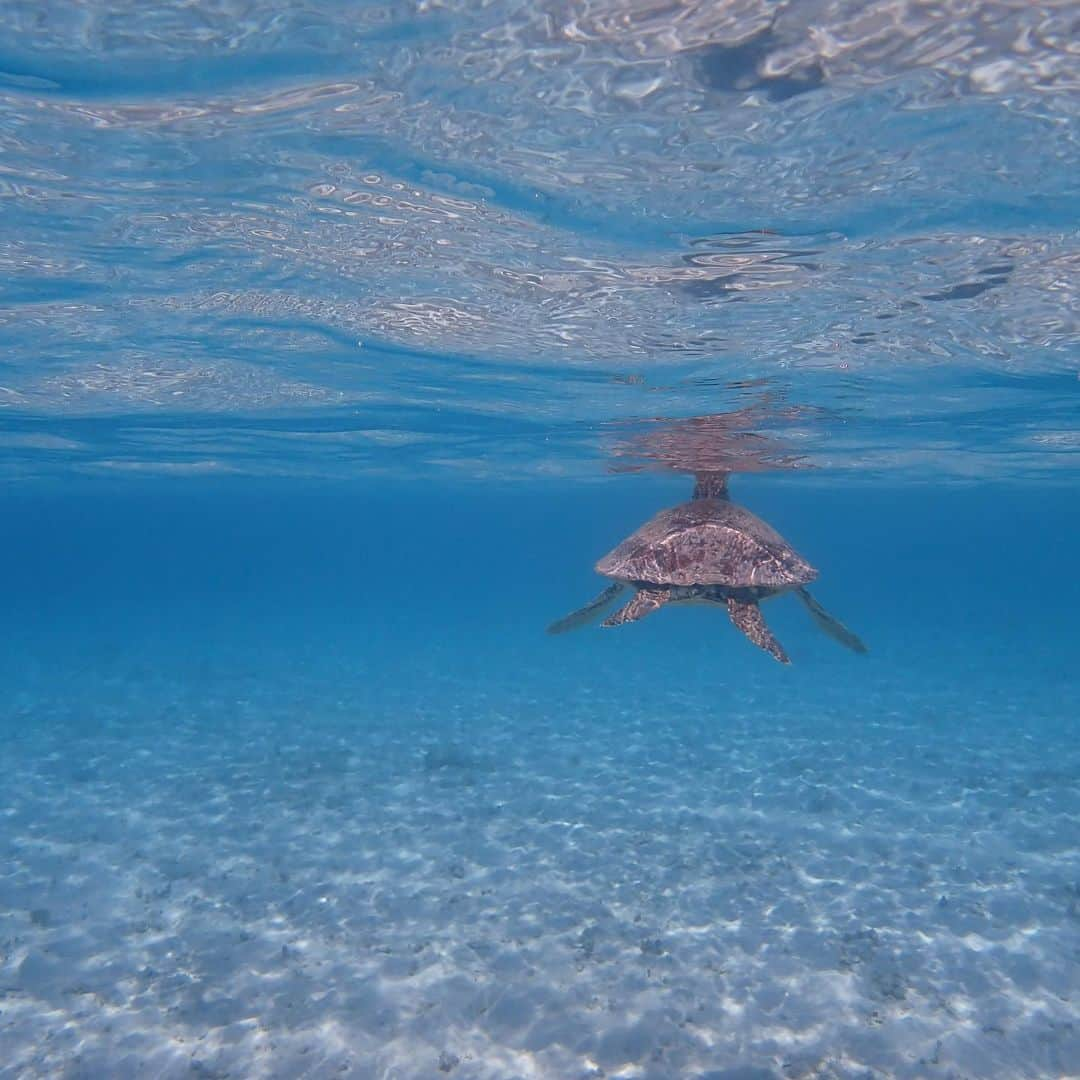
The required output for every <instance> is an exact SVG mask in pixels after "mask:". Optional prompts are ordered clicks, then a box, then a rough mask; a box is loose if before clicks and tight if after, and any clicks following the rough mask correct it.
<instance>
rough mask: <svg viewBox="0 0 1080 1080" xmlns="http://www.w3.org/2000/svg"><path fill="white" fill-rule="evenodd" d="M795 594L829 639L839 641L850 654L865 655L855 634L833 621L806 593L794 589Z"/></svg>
mask: <svg viewBox="0 0 1080 1080" xmlns="http://www.w3.org/2000/svg"><path fill="white" fill-rule="evenodd" d="M795 594H796V595H797V596H798V598H799V599H800V600H801V601H802V602H803V603H804V604H805V605H806V610H807V611H809V612H810V615H811V616H812V617H813V620H814V622H816V623H817V624H818V626H819V627H821V629H822V630H824V631H825V633H826V634H828V635H829V637H831V638H833V639H834V640H835V641H839V642H840V644H841V645H843V646H844V647H845V648H848V649H851V651H852V652H857V653H865V652H866V651H867V650H866V646H865V645H864V644H863V643H862V640H861V639H860V638H859V636H858V635H857V634H853V633H852V632H851V631H850V630H849V629H848V628H847V627H846V626H845V625H844V624H843V623H842V622H841V621H840V620H839V619H834V618H833V617H832V616H831V615H830V614H829V613H828V612H827V611H826V610H825V609H824V608H823V607H822V606H821V605H820V604H819V603H818V602H817V601H816V600H815V599H814V598H813V597H812V596H811V595H810V594H809V593H808V592H807V591H806V589H796V590H795Z"/></svg>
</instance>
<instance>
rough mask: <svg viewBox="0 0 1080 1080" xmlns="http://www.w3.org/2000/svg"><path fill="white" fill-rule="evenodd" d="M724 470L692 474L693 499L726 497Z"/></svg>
mask: <svg viewBox="0 0 1080 1080" xmlns="http://www.w3.org/2000/svg"><path fill="white" fill-rule="evenodd" d="M727 478H728V474H727V473H726V472H699V473H695V474H694V498H695V499H726V498H728V490H727Z"/></svg>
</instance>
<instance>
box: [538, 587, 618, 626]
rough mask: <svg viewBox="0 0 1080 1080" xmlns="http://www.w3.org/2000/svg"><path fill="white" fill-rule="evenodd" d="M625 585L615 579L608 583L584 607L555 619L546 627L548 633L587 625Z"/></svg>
mask: <svg viewBox="0 0 1080 1080" xmlns="http://www.w3.org/2000/svg"><path fill="white" fill-rule="evenodd" d="M625 588H626V586H625V585H624V584H623V583H622V582H621V581H616V582H615V583H614V584H612V585H609V586H608V587H607V588H606V589H605V590H604V591H603V592H602V593H601V594H600V595H599V596H597V597H596V598H595V599H593V600H590V601H589V602H588V603H587V604H586V605H585V606H584V607H580V608H578V609H577V611H571V612H570V614H569V615H564V616H563V617H562V618H561V619H556V620H555V622H553V623H552V624H551V625H550V626H549V627H548V628H547V632H548V633H549V634H565V633H566V631H567V630H577V629H578V628H579V627H582V626H587V625H588V624H589V623H591V622H592V621H593V619H595V618H597V617H598V616H599V615H600V614H601V612H603V610H604V609H605V608H606V607H607V606H608V605H609V604H610V603H611V602H612V601H613V600H614V599H615V597H617V596H619V595H620V594H621V593H622V591H623V589H625Z"/></svg>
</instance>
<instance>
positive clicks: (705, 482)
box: [548, 472, 866, 664]
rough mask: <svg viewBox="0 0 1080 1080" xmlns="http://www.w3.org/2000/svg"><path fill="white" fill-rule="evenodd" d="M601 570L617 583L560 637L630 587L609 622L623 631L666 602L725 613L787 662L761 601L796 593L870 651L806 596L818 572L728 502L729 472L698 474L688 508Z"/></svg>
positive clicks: (561, 628)
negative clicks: (724, 609)
mask: <svg viewBox="0 0 1080 1080" xmlns="http://www.w3.org/2000/svg"><path fill="white" fill-rule="evenodd" d="M596 570H597V572H598V573H600V574H603V575H604V576H605V577H609V578H614V582H613V584H611V585H609V586H608V587H607V588H606V589H605V590H604V591H603V592H602V593H601V594H600V595H599V596H598V597H596V599H595V600H592V601H590V602H589V603H588V604H586V605H585V606H584V607H583V608H580V609H578V610H577V611H575V612H572V613H571V614H570V615H567V616H566V617H565V618H563V619H559V620H558V621H557V622H554V623H552V624H551V626H549V627H548V633H550V634H561V633H563V632H565V631H567V630H573V629H576V628H577V627H579V626H584V625H585V624H586V623H588V622H591V621H592V620H593V619H594V618H596V617H597V616H599V615H600V613H601V612H602V611H604V609H605V608H607V607H608V606H609V605H610V604H611V603H612V602H613V601H614V600H615V598H616V597H617V596H619V595H620V594H621V593H622V592H623V591H624V590H625V589H626V588H627V587H628V586H633V587H634V588H635V590H636V592H635V593H634V595H633V597H631V599H630V601H629V603H627V604H626V605H625V606H623V607H621V608H620V609H619V610H618V611H616V612H615V613H614V614H613V615H610V616H609V617H608V618H607V619H605V620H604V622H603V624H602V625H604V626H621V625H622V624H623V623H627V622H633V621H635V620H636V619H641V618H644V616H646V615H648V614H649V613H650V612H652V611H655V610H656V609H657V608H658V607H660V606H661V605H663V604H669V603H673V602H674V603H687V602H698V603H711V604H723V605H725V606H726V607H727V610H728V614H729V615H730V616H731V621H732V622H733V623H734V624H735V625H736V626H737V627H738V628H739V629H740V630H741V631H742V632H743V633H744V634H745V635H746V636H747V637H748V638H749V639H750V640H751V641H752V642H753V643H754V644H755V645H758V646H760V647H761V648H763V649H765V650H766V651H767V652H769V653H771V654H772V655H773V656H774V657H775V658H776V659H777V660H779V661H780V663H782V664H788V663H790V662H791V661H790V660H789V659H788V655H787V653H786V652H784V649H783V647H782V646H781V645H780V643H779V642H778V641H777V640H776V638H775V637H773V635H772V633H770V631H769V628H768V627H767V626H766V625H765V620H764V619H763V618H762V616H761V611H760V610H759V608H758V601H760V600H766V599H768V598H769V597H772V596H776V595H778V594H779V593H783V592H789V591H794V592H795V595H796V596H798V598H799V599H800V600H801V601H802V602H803V603H804V604H805V605H806V607H807V609H808V610H809V612H810V614H811V615H812V616H813V618H814V621H815V622H816V623H817V624H818V626H819V627H820V628H821V629H822V630H824V631H825V633H827V634H829V635H830V636H831V637H833V638H835V639H836V640H837V641H839V642H840V644H841V645H845V646H847V648H849V649H853V650H854V651H855V652H859V653H864V652H866V646H865V645H864V644H863V643H862V642H861V641H860V640H859V638H858V637H856V636H855V635H854V634H853V633H852V632H851V631H850V630H849V629H848V628H847V627H846V626H844V624H843V623H841V622H838V621H837V620H836V619H834V618H833V617H832V616H831V615H830V614H828V612H826V611H825V609H824V608H823V607H822V606H821V605H820V604H819V603H818V602H817V601H816V600H815V599H814V598H813V597H812V596H811V595H810V593H809V592H807V591H806V586H807V585H808V584H809V583H810V582H811V581H814V580H815V579H816V578H817V576H818V572H817V570H815V569H814V567H812V566H811V565H810V564H809V563H808V562H807V561H806V560H805V559H804V558H803V557H802V556H801V555H799V554H798V553H797V552H796V551H795V550H794V549H793V548H792V547H791V545H790V544H789V543H788V542H787V541H786V540H784V538H783V537H782V536H780V534H779V533H777V532H776V530H775V529H773V528H771V527H770V526H769V525H766V524H765V522H764V521H762V520H761V519H760V518H758V517H755V516H754V515H753V514H751V513H750V511H749V510H746V509H744V508H743V507H741V506H737V505H736V504H735V503H733V502H732V501H731V500H730V499H729V497H728V491H727V474H726V473H719V472H717V473H699V474H698V475H697V477H696V484H695V486H694V495H693V498H692V499H691V500H690V501H689V502H685V503H682V504H680V505H679V506H675V507H672V509H670V510H662V511H661V512H660V513H659V514H657V515H656V516H655V517H654V518H653V519H652V520H651V521H648V522H646V523H645V524H644V525H642V527H641V528H640V529H638V530H637V532H635V533H634V534H633V536H630V537H628V538H627V539H626V540H624V541H623V542H622V543H621V544H619V546H618V547H617V548H615V550H614V551H611V552H610V553H609V554H607V555H605V556H604V557H603V558H602V559H601V560H600V561H599V562H598V563H597V564H596Z"/></svg>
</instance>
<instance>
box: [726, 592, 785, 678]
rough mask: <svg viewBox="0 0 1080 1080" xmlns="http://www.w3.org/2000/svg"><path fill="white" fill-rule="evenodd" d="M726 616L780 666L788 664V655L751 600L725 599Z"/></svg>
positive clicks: (730, 597)
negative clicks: (777, 661) (778, 662)
mask: <svg viewBox="0 0 1080 1080" xmlns="http://www.w3.org/2000/svg"><path fill="white" fill-rule="evenodd" d="M727 609H728V614H729V615H730V616H731V621H732V622H733V623H734V624H735V625H736V626H737V627H738V628H739V629H740V630H741V631H742V632H743V633H744V634H745V635H746V636H747V637H748V638H749V639H750V640H751V641H752V642H753V643H754V644H755V645H757V646H758V647H759V648H762V649H764V650H765V651H766V652H767V653H770V654H771V655H772V656H774V657H775V658H776V659H777V660H779V661H780V663H781V664H790V663H791V660H789V659H788V654H787V653H786V652H784V647H783V645H781V644H780V642H779V641H777V640H776V638H774V637H773V635H772V631H771V630H770V629H769V628H768V627H767V626H766V625H765V619H764V618H763V617H762V614H761V609H760V608H759V607H758V606H757V604H756V603H755V602H754V601H753V600H736V599H735V597H733V596H729V597H728V598H727Z"/></svg>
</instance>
